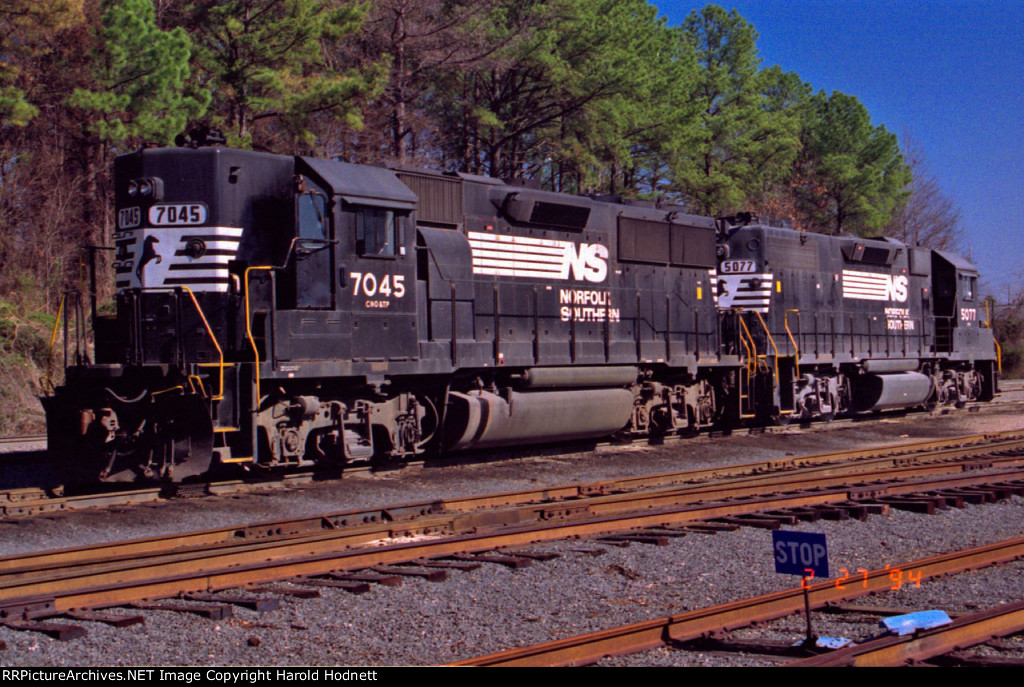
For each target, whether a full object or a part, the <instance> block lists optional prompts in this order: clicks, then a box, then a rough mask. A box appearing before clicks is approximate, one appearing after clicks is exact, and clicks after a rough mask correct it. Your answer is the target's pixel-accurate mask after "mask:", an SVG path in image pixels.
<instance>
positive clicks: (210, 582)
mask: <svg viewBox="0 0 1024 687" xmlns="http://www.w3.org/2000/svg"><path fill="white" fill-rule="evenodd" d="M1014 474H1015V475H1016V476H1017V478H1024V472H1018V473H1014ZM1005 476H1006V475H1004V474H1001V475H1000V477H1005ZM984 479H985V478H984V476H981V475H967V476H956V477H954V478H952V479H951V478H948V477H947V478H945V479H944V480H942V483H943V484H949V483H956V484H958V485H964V484H978V483H981V482H983V481H984ZM904 486H905V485H897V488H899V489H902V488H903V487H904ZM867 493H868V495H869V496H877V495H878V494H882V493H885V489H884V488H881V487H878V488H874V489H872V490H870V491H869V492H867ZM849 497H850V493H849V492H848V491H846V490H842V489H837V490H831V491H815V492H812V493H799V494H788V495H777V496H771V497H766V498H757V499H754V498H750V499H742V500H738V501H732V502H728V503H707V504H696V505H686V506H674V507H663V508H650V509H646V510H644V511H642V512H635V513H627V514H617V515H606V516H590V517H585V518H582V519H578V520H571V521H566V522H551V523H544V522H542V523H539V524H536V523H534V524H530V525H519V526H506V527H498V528H496V529H493V530H484V531H477V532H476V533H474V534H469V535H462V536H457V534H458V533H459V532H466V531H469V530H472V529H478V530H479V529H482V527H483V526H486V525H488V524H491V523H490V522H486V520H494V518H493V514H483V515H484V518H485V520H481V518H480V517H478V516H477V515H475V514H456V516H455V517H454V518H453V517H452V516H448V515H446V516H440V515H437V516H427V517H425V518H422V519H420V520H417V521H416V522H414V523H408V524H401V523H399V524H397V525H387V526H385V527H383V528H382V527H380V526H371V525H367V526H365V527H357V528H353V529H351V530H343V531H339V532H328V533H323V534H318V535H316V536H311V537H299V538H296V539H294V540H291V539H285V540H283V541H278V540H269V541H257V542H247V543H244V544H242V545H240V546H230V545H228V544H221V545H217V546H209V547H206V548H199V549H194V550H189V551H185V552H182V553H180V554H166V555H164V554H153V555H149V556H144V557H143V558H141V559H140V560H116V561H112V562H110V563H104V564H85V565H81V566H78V567H76V566H75V565H72V566H71V567H70V568H69V569H67V570H61V569H53V570H42V571H27V572H26V571H19V570H17V569H15V570H12V571H11V572H10V574H9V575H7V576H5V577H4V578H2V579H0V618H2V617H5V614H7V615H8V616H9V615H11V614H17V613H20V612H21V611H19V610H18V609H24V608H27V607H30V606H32V605H34V604H36V605H37V604H43V607H44V608H46V609H47V610H48V611H54V612H57V611H66V610H68V609H71V608H76V607H91V606H102V605H107V604H118V603H127V602H131V601H138V600H140V599H143V598H151V597H156V596H167V595H176V594H180V593H186V592H194V591H213V590H218V589H225V588H230V587H234V586H238V585H242V584H250V583H257V582H259V583H265V582H270V581H274V580H280V579H284V578H288V577H294V576H297V575H311V574H323V573H327V572H332V571H337V570H352V569H359V568H364V567H372V566H374V565H381V564H391V563H406V562H409V561H412V560H415V559H419V558H424V557H437V556H446V555H451V554H454V553H467V552H477V551H484V550H490V549H493V548H496V547H508V546H521V545H526V544H531V543H535V542H540V541H551V540H557V539H565V538H568V537H580V536H584V537H585V536H594V535H600V534H606V533H608V532H612V531H622V530H628V529H633V528H641V527H661V526H667V525H685V524H688V523H692V522H693V521H695V520H707V519H713V518H719V517H725V516H731V515H737V514H744V513H757V512H762V511H766V510H780V509H786V508H795V507H802V506H808V505H812V506H813V505H829V504H831V505H836V504H842V503H844V502H846V501H847V500H848V499H849ZM517 517H518V514H516V513H513V514H512V517H510V518H509V519H511V520H512V521H515V519H516V518H517ZM494 522H495V523H498V521H497V520H494ZM428 532H433V533H434V535H433V536H431V535H426V536H422V537H421V539H420V540H419V541H415V542H412V543H405V544H392V545H389V546H369V544H371V543H374V542H380V540H382V539H386V538H389V537H395V536H398V535H410V534H420V535H425V533H428ZM439 533H443V534H445V535H447V536H445V537H444V538H440V539H438V538H437V536H438V534H439ZM453 535H456V536H453Z"/></svg>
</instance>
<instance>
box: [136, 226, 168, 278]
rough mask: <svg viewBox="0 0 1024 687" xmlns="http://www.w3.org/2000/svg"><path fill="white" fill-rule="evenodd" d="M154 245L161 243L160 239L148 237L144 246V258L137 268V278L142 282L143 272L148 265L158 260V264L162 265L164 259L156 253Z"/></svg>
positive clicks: (140, 260)
mask: <svg viewBox="0 0 1024 687" xmlns="http://www.w3.org/2000/svg"><path fill="white" fill-rule="evenodd" d="M154 243H160V239H158V238H157V237H155V236H147V237H146V243H145V244H144V245H143V246H142V257H141V258H139V266H138V267H136V268H135V276H136V277H138V278H139V281H140V282H141V281H142V270H143V269H144V268H145V267H146V264H147V263H149V262H150V261H152V260H153V258H156V264H160V261H161V260H162V259H163V258H161V257H160V254H159V253H157V252H156V248H154V247H153V244H154Z"/></svg>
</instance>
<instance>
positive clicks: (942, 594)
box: [0, 394, 1024, 666]
mask: <svg viewBox="0 0 1024 687" xmlns="http://www.w3.org/2000/svg"><path fill="white" fill-rule="evenodd" d="M1006 396H1007V398H1004V400H1012V399H1011V398H1008V397H1009V394H1007V395H1006ZM1016 428H1024V417H1022V416H1021V413H1020V406H1018V405H1009V404H1008V405H1004V406H1000V408H998V409H992V410H988V411H986V412H985V413H981V414H970V413H966V412H960V413H953V414H950V415H944V416H925V415H919V416H910V417H907V418H900V419H888V420H882V421H879V422H876V423H871V424H860V423H858V424H855V425H845V426H837V427H833V428H828V429H825V430H824V431H810V432H801V431H800V430H796V429H793V430H789V431H788V432H787V433H782V434H772V435H751V436H737V437H727V438H716V439H709V438H705V437H702V438H697V439H695V440H692V441H687V442H682V443H680V444H674V445H672V446H664V447H657V448H643V449H625V450H623V449H618V450H615V449H607V450H602V451H600V452H598V453H597V455H593V454H590V455H584V454H572V455H547V456H539V457H537V456H535V457H531V458H518V459H513V460H504V461H494V462H477V463H473V464H469V465H456V466H452V465H446V466H444V467H434V466H427V467H416V468H412V469H410V470H403V471H397V472H390V473H383V474H377V475H371V476H366V477H359V478H356V479H344V480H341V481H340V482H336V483H332V484H326V483H321V484H315V485H311V486H308V487H304V488H300V489H294V490H290V491H288V492H272V493H267V494H257V495H245V496H239V497H232V498H221V499H198V500H188V501H178V502H172V503H166V504H159V505H156V506H142V507H130V508H122V509H118V510H116V511H114V512H108V511H102V512H82V513H68V514H61V515H58V516H51V517H44V518H35V519H32V520H26V521H22V522H14V523H12V522H7V523H0V555H13V554H16V553H21V552H26V551H38V550H44V549H52V548H59V547H66V546H80V545H84V544H88V543H93V542H98V541H120V540H125V539H131V538H139V537H146V536H154V535H157V534H165V533H169V532H174V531H189V530H196V529H205V528H211V527H222V526H228V525H239V524H243V523H248V522H252V521H256V520H262V519H273V518H277V517H294V516H297V515H302V514H316V513H326V512H333V511H340V510H347V509H350V508H364V507H373V506H377V507H380V506H382V505H385V504H401V503H410V502H416V501H428V500H433V499H439V498H449V497H452V496H457V495H469V494H482V493H486V492H496V491H512V490H516V489H525V488H536V487H538V486H542V485H549V486H551V485H557V484H564V483H570V482H578V481H593V480H599V479H608V478H612V477H620V476H625V475H633V474H653V473H658V472H665V471H669V470H680V469H686V468H698V467H707V466H710V465H716V464H726V463H734V462H751V461H760V460H769V459H776V458H780V457H786V456H793V455H803V454H807V453H817V452H822V451H830V450H838V449H841V448H853V447H860V446H867V445H881V444H888V443H893V442H896V441H901V440H902V441H913V440H916V439H920V438H932V437H943V436H954V435H959V434H969V433H978V432H985V431H1000V430H1006V429H1016ZM1022 515H1024V500H1022V499H1020V498H1017V497H1014V498H1012V499H1010V500H1007V501H1004V502H1002V503H999V504H991V505H983V506H967V507H965V508H963V509H950V510H948V511H944V512H941V513H940V514H937V515H933V516H926V515H917V514H913V513H907V512H903V511H893V512H892V513H891V514H889V515H887V516H872V517H870V518H869V519H868V520H867V521H866V522H854V521H846V522H817V523H805V524H801V525H797V526H794V527H790V528H788V529H799V530H804V531H815V532H824V533H825V534H826V535H827V536H828V541H829V550H830V560H831V567H832V570H833V571H834V572H835V571H837V570H838V569H839V568H848V569H850V570H855V569H856V568H868V569H874V568H878V567H882V566H884V565H886V564H889V565H899V564H901V563H904V562H906V561H909V560H913V559H917V558H923V557H926V556H930V555H934V554H937V553H942V552H946V551H952V550H955V549H958V548H964V547H968V546H976V545H980V544H985V543H990V542H995V541H1000V540H1003V539H1010V538H1013V537H1020V536H1022V535H1024V517H1022ZM531 550H535V551H553V552H557V553H559V554H560V558H558V559H556V560H553V561H548V562H543V563H540V562H538V563H535V564H534V565H533V566H531V567H529V568H525V569H521V570H511V569H508V568H504V567H501V566H497V565H486V566H484V567H483V568H481V569H479V570H475V571H471V572H457V571H452V572H450V573H449V579H448V581H446V582H442V583H430V582H426V581H422V580H417V579H407V580H405V581H404V583H403V584H402V585H401V586H400V587H379V586H376V587H372V588H371V591H370V592H369V593H367V594H362V595H351V594H348V593H345V592H342V591H338V590H331V589H325V590H322V594H323V597H322V598H320V599H312V600H297V599H290V598H286V599H284V600H282V604H281V608H280V609H279V610H277V611H273V612H270V613H267V614H263V615H258V614H256V613H255V612H251V611H247V610H244V609H241V608H236V609H235V615H234V617H233V618H231V619H228V620H222V621H210V620H205V619H203V618H200V617H197V616H192V615H189V614H179V613H173V612H167V611H152V612H147V613H146V622H145V624H144V625H137V626H134V627H130V628H124V629H115V628H110V627H108V626H105V625H101V624H98V623H80V624H81V625H82V626H83V627H85V628H86V629H87V630H88V635H87V636H86V637H85V638H82V639H78V640H73V641H70V642H57V641H55V640H51V639H49V638H47V637H44V636H42V635H39V634H35V633H24V632H16V631H13V630H10V629H8V628H0V640H2V641H4V642H6V644H7V649H6V650H4V651H0V665H3V666H90V665H127V666H138V665H183V666H203V665H267V666H269V665H296V666H305V665H429V664H441V663H447V662H451V661H455V660H459V659H465V658H470V657H473V656H477V655H481V654H486V653H491V652H495V651H500V650H503V649H506V648H510V647H513V646H521V645H529V644H534V643H537V642H541V641H546V640H550V639H555V638H560V637H567V636H572V635H576V634H580V633H584V632H591V631H595V630H600V629H604V628H608V627H614V626H617V625H621V624H625V623H629V622H639V621H642V620H648V619H652V618H658V617H662V616H666V615H670V614H673V613H679V612H682V611H685V610H689V609H694V608H701V607H705V606H710V605H714V604H719V603H724V602H727V601H731V600H735V599H738V598H745V597H750V596H755V595H759V594H764V593H767V592H769V591H774V590H779V589H787V588H790V587H792V586H794V585H795V584H796V583H798V580H797V578H795V577H789V576H781V575H776V574H775V573H774V572H773V571H772V559H771V533H770V532H768V531H766V530H758V529H751V528H743V529H740V530H738V531H736V532H726V533H719V534H716V535H698V534H691V535H688V536H686V537H683V538H676V539H673V540H672V541H671V543H670V544H669V545H668V546H664V547H659V546H650V545H643V544H632V545H630V546H626V547H618V546H613V545H609V544H607V543H600V542H592V541H569V542H556V543H550V544H543V545H536V546H533V547H531ZM1022 572H1024V565H1022V564H1019V563H1018V564H1014V565H1011V566H1004V567H1000V568H993V569H991V570H986V571H978V572H974V573H969V574H966V575H960V576H957V577H955V578H948V579H943V580H937V581H924V582H922V584H921V588H920V589H917V588H916V587H914V586H913V585H907V586H905V587H904V588H903V589H902V590H901V591H900V592H894V593H893V595H892V598H888V599H882V598H879V599H877V600H874V599H873V600H871V601H869V602H867V603H878V604H887V605H896V606H900V607H906V608H907V609H908V610H922V609H926V608H942V609H944V610H948V611H967V610H976V609H977V608H983V607H987V606H990V605H994V604H997V603H1000V602H1006V601H1013V600H1018V599H1020V598H1022V594H1024V582H1021V579H1022V578H1021V573H1022ZM816 621H817V623H818V624H819V625H818V626H817V627H816V630H817V631H818V632H819V634H827V635H843V636H852V638H854V639H864V638H865V636H864V635H865V634H866V633H871V632H874V630H872V629H870V628H869V629H864V628H862V627H861V626H859V625H856V626H855V625H853V624H851V623H848V622H845V621H842V620H836V619H833V618H816ZM773 626H775V627H781V628H782V629H783V630H784V631H785V632H790V631H791V632H792V634H793V637H792V638H793V640H794V641H796V640H798V639H800V638H801V637H802V636H803V621H802V619H796V618H790V619H784V620H780V621H777V623H776V624H772V626H766V627H765V628H755V629H754V630H751V631H750V632H753V633H755V635H754V636H756V633H758V632H773V633H775V634H777V632H776V631H775V630H774V629H773ZM775 661H776V660H769V659H764V658H762V657H745V656H722V655H720V654H712V653H707V654H702V653H699V652H679V651H671V650H659V651H655V652H647V653H645V654H643V655H639V656H633V657H623V658H619V659H615V660H610V661H607V662H606V663H607V665H765V664H767V663H770V662H775Z"/></svg>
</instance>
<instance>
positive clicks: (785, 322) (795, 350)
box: [782, 308, 800, 379]
mask: <svg viewBox="0 0 1024 687" xmlns="http://www.w3.org/2000/svg"><path fill="white" fill-rule="evenodd" d="M791 312H795V313H799V312H800V311H799V310H797V309H796V308H792V309H790V310H787V311H786V312H785V313H783V315H782V324H783V325H785V327H786V334H788V335H789V342H790V343H791V344H793V365H794V366H795V367H796V376H797V379H799V378H800V347H799V346H797V345H796V339H794V338H793V332H791V331H790V330H789V313H791Z"/></svg>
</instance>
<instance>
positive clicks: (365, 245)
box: [356, 207, 401, 257]
mask: <svg viewBox="0 0 1024 687" xmlns="http://www.w3.org/2000/svg"><path fill="white" fill-rule="evenodd" d="M400 245H401V234H400V232H399V217H398V216H397V215H396V214H395V213H394V212H393V211H391V210H385V209H383V208H370V207H363V208H358V209H357V210H356V252H357V253H359V255H363V256H370V257H394V256H396V255H398V254H399V246H400Z"/></svg>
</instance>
